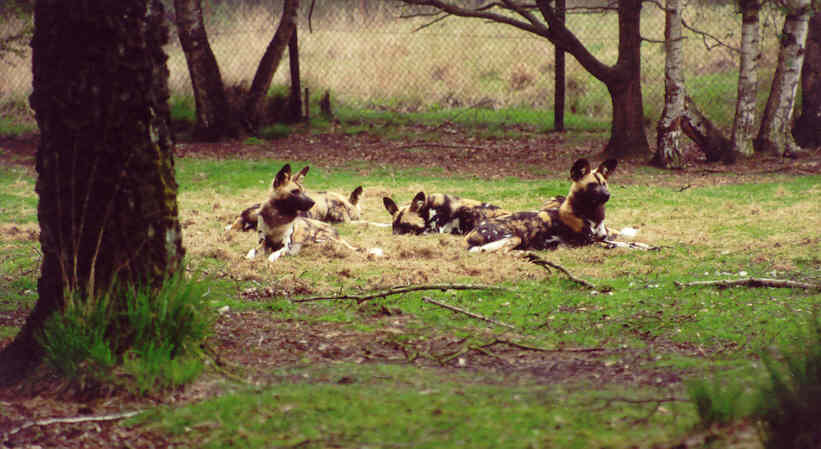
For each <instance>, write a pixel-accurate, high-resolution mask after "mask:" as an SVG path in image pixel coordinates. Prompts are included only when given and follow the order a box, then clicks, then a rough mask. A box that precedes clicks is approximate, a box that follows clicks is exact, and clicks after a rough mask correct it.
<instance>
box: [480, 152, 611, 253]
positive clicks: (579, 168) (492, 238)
mask: <svg viewBox="0 0 821 449" xmlns="http://www.w3.org/2000/svg"><path fill="white" fill-rule="evenodd" d="M616 165H617V161H616V160H615V159H609V160H607V161H604V162H602V163H601V165H599V167H598V168H596V169H595V170H591V169H590V168H591V167H590V162H588V161H587V160H586V159H579V160H577V161H576V162H575V163H574V164H573V167H572V168H571V169H570V178H571V179H572V180H573V184H572V185H571V186H570V192H569V193H568V194H567V197H561V196H557V197H555V198H553V199H552V200H550V201H548V202H547V203H546V204H545V205H544V206H542V209H540V210H538V211H527V212H516V213H513V214H510V215H507V216H504V217H499V218H495V219H489V220H485V221H483V222H481V223H480V224H479V225H478V226H477V227H476V228H475V229H474V230H473V231H471V232H470V233H469V234H468V235H467V236H465V241H466V242H467V245H468V248H469V249H470V250H471V251H495V250H499V249H501V250H504V251H509V250H512V249H521V250H527V249H536V250H541V249H555V248H556V247H557V246H558V245H559V244H562V243H563V244H567V245H572V246H581V245H588V244H590V243H593V242H597V241H602V240H604V239H606V238H607V235H608V230H607V227H606V226H605V225H604V205H605V203H607V200H609V199H610V191H609V190H608V188H607V177H608V176H609V175H610V174H611V173H612V172H613V170H615V169H616Z"/></svg>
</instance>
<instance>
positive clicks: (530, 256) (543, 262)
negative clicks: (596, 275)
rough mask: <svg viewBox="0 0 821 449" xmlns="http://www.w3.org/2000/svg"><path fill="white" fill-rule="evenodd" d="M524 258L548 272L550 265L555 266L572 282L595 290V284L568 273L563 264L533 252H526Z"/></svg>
mask: <svg viewBox="0 0 821 449" xmlns="http://www.w3.org/2000/svg"><path fill="white" fill-rule="evenodd" d="M524 258H525V260H527V261H528V262H530V263H533V264H536V265H539V266H540V267H542V268H544V269H545V270H547V271H548V272H550V268H551V267H552V268H555V269H557V270H559V271H561V272H562V273H564V274H565V275H566V276H567V277H568V278H570V280H571V281H573V282H575V283H577V284H579V285H582V286H583V287H586V288H589V289H591V290H597V289H596V286H595V285H593V284H591V283H589V282H587V281H585V280H584V279H579V278H577V277H576V276H573V275H572V274H570V272H569V271H567V270H566V269H565V268H564V267H563V266H561V265H559V264H556V263H553V262H550V261H547V260H544V259H542V258H541V257H539V256H537V255H535V254H533V253H526V254H525V255H524Z"/></svg>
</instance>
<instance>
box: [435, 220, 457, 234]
mask: <svg viewBox="0 0 821 449" xmlns="http://www.w3.org/2000/svg"><path fill="white" fill-rule="evenodd" d="M459 224H460V223H459V219H458V218H454V219H453V220H450V221H449V222H447V223H445V224H444V225H443V226H442V227H441V228H439V233H440V234H450V233H451V232H453V230H454V229H459Z"/></svg>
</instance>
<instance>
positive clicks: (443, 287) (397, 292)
mask: <svg viewBox="0 0 821 449" xmlns="http://www.w3.org/2000/svg"><path fill="white" fill-rule="evenodd" d="M423 290H441V291H445V290H507V289H506V288H502V287H494V286H490V285H466V284H432V285H410V286H406V287H391V288H389V289H387V290H383V291H381V292H376V293H369V294H364V295H339V296H310V297H308V298H300V299H292V300H291V302H294V303H298V302H312V301H338V300H348V299H352V300H355V301H356V302H357V303H362V302H364V301H368V300H371V299H376V298H384V297H386V296H391V295H400V294H402V293H410V292H416V291H423Z"/></svg>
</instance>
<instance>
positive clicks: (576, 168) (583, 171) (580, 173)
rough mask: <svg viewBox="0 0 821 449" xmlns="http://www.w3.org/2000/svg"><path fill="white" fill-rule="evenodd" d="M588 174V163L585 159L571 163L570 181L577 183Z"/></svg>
mask: <svg viewBox="0 0 821 449" xmlns="http://www.w3.org/2000/svg"><path fill="white" fill-rule="evenodd" d="M588 173H590V162H588V160H587V159H579V160H577V161H576V162H574V163H573V167H572V168H571V169H570V179H572V180H573V181H578V180H580V179H582V178H584V177H585V175H587V174H588Z"/></svg>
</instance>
